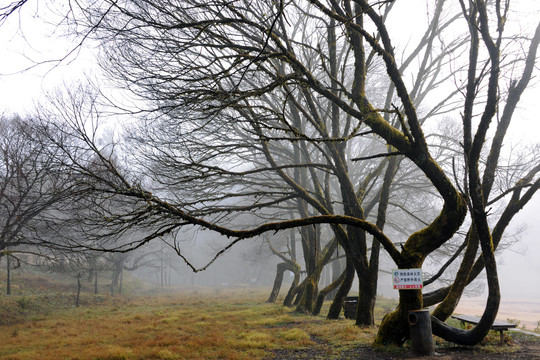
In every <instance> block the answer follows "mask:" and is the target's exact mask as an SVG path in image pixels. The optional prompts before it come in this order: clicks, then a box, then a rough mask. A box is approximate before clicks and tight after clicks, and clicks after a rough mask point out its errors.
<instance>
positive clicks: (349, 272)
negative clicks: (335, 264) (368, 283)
mask: <svg viewBox="0 0 540 360" xmlns="http://www.w3.org/2000/svg"><path fill="white" fill-rule="evenodd" d="M353 281H354V266H353V264H352V262H351V261H350V260H349V257H347V265H346V267H345V279H343V282H342V283H341V286H340V287H339V289H338V291H337V293H336V296H334V300H333V301H332V304H331V305H330V309H328V315H327V316H326V318H327V319H332V320H335V319H338V318H339V314H340V313H341V308H342V307H343V299H345V296H347V294H348V293H349V291H350V290H351V287H352V284H353Z"/></svg>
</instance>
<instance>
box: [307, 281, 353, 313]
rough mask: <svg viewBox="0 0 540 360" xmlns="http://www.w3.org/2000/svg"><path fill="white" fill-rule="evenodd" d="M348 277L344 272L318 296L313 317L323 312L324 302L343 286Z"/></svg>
mask: <svg viewBox="0 0 540 360" xmlns="http://www.w3.org/2000/svg"><path fill="white" fill-rule="evenodd" d="M345 277H346V271H343V272H342V273H341V275H340V276H339V277H338V278H337V279H336V280H335V281H334V282H332V283H331V284H330V285H328V286H327V287H325V288H324V289H322V290H321V291H320V292H319V296H317V301H316V302H315V307H314V308H313V315H319V314H320V312H321V308H322V305H323V303H324V300H325V298H326V297H327V296H329V295H330V293H332V292H333V291H334V290H337V289H338V287H340V286H341V284H342V283H343V281H344V280H345Z"/></svg>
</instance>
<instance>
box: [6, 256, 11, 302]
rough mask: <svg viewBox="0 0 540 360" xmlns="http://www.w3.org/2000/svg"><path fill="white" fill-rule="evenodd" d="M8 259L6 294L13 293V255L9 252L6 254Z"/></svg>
mask: <svg viewBox="0 0 540 360" xmlns="http://www.w3.org/2000/svg"><path fill="white" fill-rule="evenodd" d="M6 261H7V274H6V294H7V295H11V257H10V256H9V254H7V256H6Z"/></svg>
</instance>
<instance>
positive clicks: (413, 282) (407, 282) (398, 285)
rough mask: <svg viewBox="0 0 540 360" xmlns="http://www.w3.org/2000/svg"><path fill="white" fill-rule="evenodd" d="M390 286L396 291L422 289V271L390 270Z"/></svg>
mask: <svg viewBox="0 0 540 360" xmlns="http://www.w3.org/2000/svg"><path fill="white" fill-rule="evenodd" d="M392 284H393V285H394V289H397V290H416V289H422V287H423V286H424V284H423V282H422V269H395V270H392Z"/></svg>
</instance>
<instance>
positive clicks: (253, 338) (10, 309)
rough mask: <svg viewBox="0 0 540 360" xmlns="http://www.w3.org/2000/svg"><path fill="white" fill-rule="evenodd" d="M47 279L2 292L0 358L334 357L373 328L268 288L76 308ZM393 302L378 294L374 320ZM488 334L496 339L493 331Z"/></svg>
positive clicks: (85, 300)
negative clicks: (288, 303)
mask: <svg viewBox="0 0 540 360" xmlns="http://www.w3.org/2000/svg"><path fill="white" fill-rule="evenodd" d="M47 281H48V280H47V279H43V278H37V277H30V278H28V279H22V278H21V279H18V284H19V288H17V294H15V295H13V296H5V295H0V359H10V360H15V359H17V360H22V359H27V360H28V359H40V360H41V359H43V360H45V359H110V360H112V359H193V360H194V359H232V360H234V359H263V358H265V357H268V356H269V355H270V354H271V352H272V350H281V351H283V349H294V350H295V351H299V350H302V349H310V351H312V350H315V352H316V353H317V354H322V355H320V356H321V357H319V355H318V357H317V358H320V359H332V358H334V359H338V358H341V356H340V354H342V353H343V352H347V351H348V349H351V348H353V347H358V346H359V345H364V346H366V347H367V346H369V344H370V343H371V342H372V341H373V339H374V336H375V332H376V330H377V329H376V328H370V329H362V328H358V327H356V326H354V322H353V321H351V320H345V319H341V320H335V321H328V320H326V319H325V317H324V314H326V308H324V309H323V311H322V314H323V315H321V316H315V317H314V316H308V315H303V314H298V313H295V312H294V311H293V309H289V308H286V307H283V306H281V305H280V302H279V301H278V303H277V304H267V303H265V302H264V300H265V299H266V297H267V296H268V292H269V290H268V289H256V288H237V289H232V290H231V289H229V290H221V291H217V290H215V289H201V288H199V289H189V290H184V291H183V292H176V293H165V292H160V291H156V289H154V290H153V291H152V292H153V294H152V295H148V294H146V295H122V296H114V297H111V296H108V295H91V294H88V293H86V294H84V295H83V297H82V301H81V303H82V306H80V307H78V308H77V307H75V306H74V305H73V304H74V294H73V292H70V291H66V290H69V289H68V288H63V286H64V285H62V283H60V285H59V287H58V288H55V287H56V284H55V283H48V284H47V286H45V287H42V288H39V289H36V286H34V285H35V284H37V283H39V284H41V285H43V284H46V283H47ZM34 283H35V284H34ZM0 285H1V284H0ZM51 289H55V290H56V291H54V292H52V291H51ZM60 290H62V291H60ZM326 306H328V304H327V305H326ZM394 306H395V303H394V302H393V301H392V300H388V299H380V300H379V302H378V304H377V310H376V316H377V321H380V319H381V318H382V316H383V314H384V313H386V312H388V311H390V310H391V309H393V308H394ZM493 339H494V343H496V341H497V339H498V336H497V334H495V336H494V337H493ZM385 350H386V351H388V349H385ZM495 350H496V351H499V350H500V348H499V347H498V346H496V348H495ZM506 350H510V351H512V349H506ZM506 350H505V351H506ZM395 351H401V352H403V351H405V350H403V349H401V350H395ZM485 351H489V349H488V348H485Z"/></svg>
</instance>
